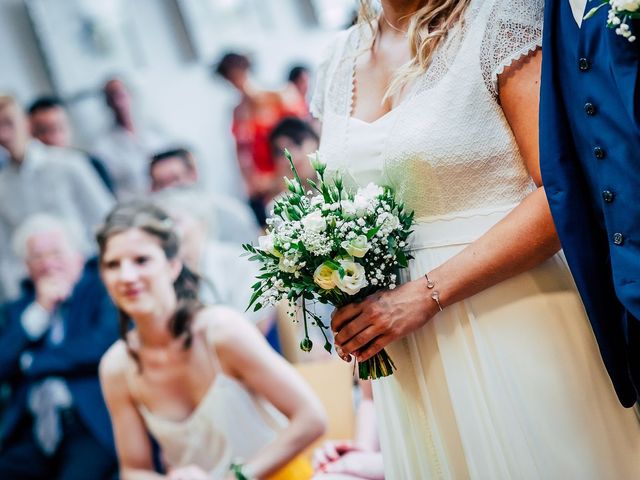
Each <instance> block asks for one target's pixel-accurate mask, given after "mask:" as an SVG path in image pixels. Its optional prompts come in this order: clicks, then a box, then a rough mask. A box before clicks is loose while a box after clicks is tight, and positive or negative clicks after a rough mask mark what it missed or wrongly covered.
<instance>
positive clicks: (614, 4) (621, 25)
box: [584, 0, 640, 42]
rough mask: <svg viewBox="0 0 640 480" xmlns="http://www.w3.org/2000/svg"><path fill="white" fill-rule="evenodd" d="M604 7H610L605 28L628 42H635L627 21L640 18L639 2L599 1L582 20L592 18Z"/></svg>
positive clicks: (626, 0) (621, 0) (623, 0)
mask: <svg viewBox="0 0 640 480" xmlns="http://www.w3.org/2000/svg"><path fill="white" fill-rule="evenodd" d="M605 5H609V6H610V7H611V8H610V9H609V13H608V14H607V27H609V28H613V29H614V30H615V32H616V34H617V35H620V36H622V37H624V38H626V39H627V40H628V41H629V42H635V41H636V36H635V35H634V33H633V31H632V30H631V27H630V26H629V21H631V20H634V19H638V18H640V0H601V3H600V4H599V5H598V6H597V7H593V8H592V9H591V10H589V12H587V14H586V15H585V16H584V19H585V20H587V19H589V18H591V17H593V16H594V15H595V13H596V12H597V11H598V10H600V8H602V7H604V6H605Z"/></svg>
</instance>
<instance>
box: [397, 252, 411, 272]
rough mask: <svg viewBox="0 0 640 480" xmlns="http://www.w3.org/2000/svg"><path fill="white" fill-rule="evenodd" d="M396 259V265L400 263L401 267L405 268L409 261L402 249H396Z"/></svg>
mask: <svg viewBox="0 0 640 480" xmlns="http://www.w3.org/2000/svg"><path fill="white" fill-rule="evenodd" d="M396 259H397V260H398V265H400V266H401V267H402V268H407V267H408V266H409V263H408V262H407V256H406V255H405V253H404V251H402V250H398V251H397V252H396Z"/></svg>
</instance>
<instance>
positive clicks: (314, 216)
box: [301, 210, 327, 233]
mask: <svg viewBox="0 0 640 480" xmlns="http://www.w3.org/2000/svg"><path fill="white" fill-rule="evenodd" d="M301 223H302V227H303V228H304V230H306V231H308V232H315V233H321V232H324V231H325V230H326V229H327V221H326V220H325V219H324V217H323V216H322V212H320V211H318V210H316V211H314V212H311V213H310V214H308V215H307V216H306V217H304V218H303V219H302V220H301Z"/></svg>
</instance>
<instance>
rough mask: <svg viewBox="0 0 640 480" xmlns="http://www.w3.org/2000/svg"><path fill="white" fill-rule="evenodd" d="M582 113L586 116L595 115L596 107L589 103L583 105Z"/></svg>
mask: <svg viewBox="0 0 640 480" xmlns="http://www.w3.org/2000/svg"><path fill="white" fill-rule="evenodd" d="M584 111H585V113H586V114H587V115H589V116H593V115H595V114H596V106H595V105H594V104H593V103H591V102H587V103H585V104H584Z"/></svg>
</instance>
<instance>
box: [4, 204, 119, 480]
mask: <svg viewBox="0 0 640 480" xmlns="http://www.w3.org/2000/svg"><path fill="white" fill-rule="evenodd" d="M77 228H79V227H77ZM76 230H77V229H76V228H74V224H72V223H70V222H68V221H64V220H61V219H58V218H56V217H52V216H49V215H44V214H39V215H35V216H33V217H30V218H29V219H27V220H26V221H25V222H24V223H23V224H22V225H21V226H20V228H19V229H18V230H17V231H16V233H15V236H14V242H13V243H14V248H15V249H16V253H17V254H18V255H19V256H20V257H22V258H23V259H24V261H25V263H26V266H27V269H28V271H29V279H28V280H27V281H26V282H25V283H24V286H23V290H22V294H21V296H20V297H19V298H18V299H17V300H16V301H13V302H11V303H8V304H6V305H4V306H3V310H4V314H5V316H6V320H7V324H6V325H5V327H4V329H3V331H2V334H1V335H0V380H1V381H7V382H10V384H11V385H12V391H13V393H12V396H11V398H10V400H9V403H8V406H7V410H6V411H5V414H4V422H3V430H2V434H1V437H0V440H1V442H2V449H0V478H3V479H11V480H21V479H25V480H26V479H29V480H34V479H42V480H49V479H64V480H72V479H73V480H84V479H86V478H88V477H90V478H95V479H108V478H111V477H112V475H113V474H115V473H116V471H117V462H116V456H115V450H114V445H113V435H112V432H111V426H110V423H109V415H108V413H107V410H106V407H105V403H104V400H103V398H102V394H101V391H100V384H99V381H98V362H99V360H100V357H101V356H102V354H103V353H104V352H105V351H106V349H107V348H108V347H109V345H111V344H112V343H113V342H114V341H115V340H116V339H117V336H118V328H117V314H116V310H115V308H114V306H113V304H112V303H111V301H110V299H109V297H108V295H107V292H106V291H105V289H104V287H103V285H102V282H101V281H100V277H99V272H98V263H97V261H96V260H95V259H93V260H89V261H88V262H86V263H85V261H84V257H83V255H82V253H81V252H82V250H83V247H82V245H81V244H80V243H79V241H80V240H81V239H82V238H83V237H82V235H81V234H79V233H78V232H77V231H76ZM89 472H90V473H89Z"/></svg>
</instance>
